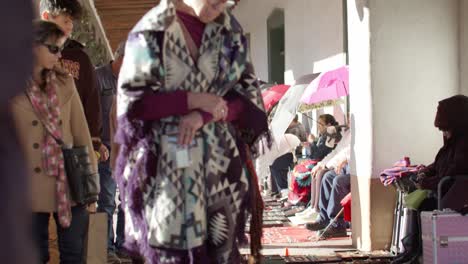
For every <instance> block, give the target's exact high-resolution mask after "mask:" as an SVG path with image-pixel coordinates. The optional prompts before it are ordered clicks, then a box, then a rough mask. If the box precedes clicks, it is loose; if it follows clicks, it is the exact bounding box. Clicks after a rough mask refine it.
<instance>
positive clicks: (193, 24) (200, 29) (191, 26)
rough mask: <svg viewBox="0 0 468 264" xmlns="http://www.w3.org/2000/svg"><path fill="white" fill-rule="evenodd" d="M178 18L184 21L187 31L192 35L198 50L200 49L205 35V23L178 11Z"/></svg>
mask: <svg viewBox="0 0 468 264" xmlns="http://www.w3.org/2000/svg"><path fill="white" fill-rule="evenodd" d="M177 17H178V18H179V19H180V21H182V23H183V24H184V26H185V28H186V29H187V31H188V32H189V33H190V36H191V37H192V40H193V42H195V45H197V48H198V49H200V46H201V43H202V40H203V33H204V32H205V26H206V25H205V23H203V22H201V21H200V19H198V18H197V17H194V16H192V15H189V14H187V13H184V12H180V11H177Z"/></svg>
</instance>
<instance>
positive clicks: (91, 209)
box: [86, 203, 96, 213]
mask: <svg viewBox="0 0 468 264" xmlns="http://www.w3.org/2000/svg"><path fill="white" fill-rule="evenodd" d="M86 209H87V210H88V213H96V203H92V204H88V206H87V207H86Z"/></svg>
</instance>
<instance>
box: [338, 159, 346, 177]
mask: <svg viewBox="0 0 468 264" xmlns="http://www.w3.org/2000/svg"><path fill="white" fill-rule="evenodd" d="M346 165H348V160H343V161H342V162H340V163H339V164H338V166H337V167H336V168H335V173H336V174H337V175H340V174H342V173H343V169H344V168H345V167H346Z"/></svg>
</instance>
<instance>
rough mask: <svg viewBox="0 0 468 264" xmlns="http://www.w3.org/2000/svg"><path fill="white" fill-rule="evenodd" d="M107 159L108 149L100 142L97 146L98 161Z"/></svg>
mask: <svg viewBox="0 0 468 264" xmlns="http://www.w3.org/2000/svg"><path fill="white" fill-rule="evenodd" d="M108 159H109V150H108V149H107V147H106V145H104V144H101V146H100V147H99V162H105V161H107V160H108Z"/></svg>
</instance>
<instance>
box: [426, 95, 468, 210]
mask: <svg viewBox="0 0 468 264" xmlns="http://www.w3.org/2000/svg"><path fill="white" fill-rule="evenodd" d="M467 115H468V97H466V96H464V95H456V96H453V97H450V98H447V99H445V100H442V101H440V102H439V106H438V108H437V114H436V118H435V121H434V125H435V126H436V127H437V128H439V130H441V131H442V132H443V138H444V145H443V146H442V148H441V149H440V150H439V152H438V153H437V156H436V157H435V161H434V162H433V163H432V164H431V165H429V166H427V168H426V169H425V170H423V171H422V172H421V173H420V174H419V175H418V179H417V181H418V185H419V187H420V188H422V189H429V190H432V191H434V192H437V185H438V184H439V182H440V180H441V179H442V178H444V177H445V176H458V175H468V120H467V119H466V118H465V117H466V116H467ZM465 184H466V180H464V179H457V180H455V182H451V183H448V184H446V186H444V187H443V188H442V197H443V198H442V205H443V206H444V207H445V208H452V209H460V208H461V207H464V206H465V204H467V203H468V195H467V194H466V188H465V186H466V185H465Z"/></svg>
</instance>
